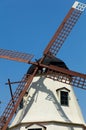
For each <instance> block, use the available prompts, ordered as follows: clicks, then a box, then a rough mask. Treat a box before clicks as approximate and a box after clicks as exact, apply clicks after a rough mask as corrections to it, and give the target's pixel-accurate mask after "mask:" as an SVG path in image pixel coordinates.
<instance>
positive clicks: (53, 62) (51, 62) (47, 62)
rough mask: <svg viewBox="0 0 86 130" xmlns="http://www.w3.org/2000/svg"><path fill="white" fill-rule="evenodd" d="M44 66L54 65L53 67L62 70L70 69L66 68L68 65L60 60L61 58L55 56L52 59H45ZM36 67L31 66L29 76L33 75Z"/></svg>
mask: <svg viewBox="0 0 86 130" xmlns="http://www.w3.org/2000/svg"><path fill="white" fill-rule="evenodd" d="M40 60H41V59H39V60H38V61H40ZM42 64H44V65H47V66H49V65H53V66H58V67H61V68H65V69H68V67H67V66H66V64H65V63H64V62H63V61H62V60H60V59H59V58H57V57H54V56H52V57H48V56H47V57H45V59H44V61H43V63H42ZM35 67H36V66H35V65H31V66H30V68H29V69H28V71H27V74H31V73H33V71H34V69H35Z"/></svg>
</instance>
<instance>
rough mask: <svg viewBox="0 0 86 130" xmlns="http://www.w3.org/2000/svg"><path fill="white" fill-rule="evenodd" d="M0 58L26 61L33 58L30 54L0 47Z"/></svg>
mask: <svg viewBox="0 0 86 130" xmlns="http://www.w3.org/2000/svg"><path fill="white" fill-rule="evenodd" d="M0 58H5V59H9V60H15V61H19V62H25V63H28V62H29V61H31V59H32V58H33V55H32V54H27V53H21V52H17V51H11V50H5V49H0Z"/></svg>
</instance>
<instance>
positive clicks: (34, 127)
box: [26, 123, 46, 130]
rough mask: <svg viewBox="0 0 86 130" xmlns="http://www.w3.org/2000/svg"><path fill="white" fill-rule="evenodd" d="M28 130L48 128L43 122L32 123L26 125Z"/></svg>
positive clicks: (44, 129)
mask: <svg viewBox="0 0 86 130" xmlns="http://www.w3.org/2000/svg"><path fill="white" fill-rule="evenodd" d="M26 130H46V127H45V126H43V125H41V124H38V123H37V124H30V125H28V126H26Z"/></svg>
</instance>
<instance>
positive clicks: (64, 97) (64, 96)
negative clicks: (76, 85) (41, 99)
mask: <svg viewBox="0 0 86 130" xmlns="http://www.w3.org/2000/svg"><path fill="white" fill-rule="evenodd" d="M60 102H61V105H63V106H68V92H65V91H60Z"/></svg>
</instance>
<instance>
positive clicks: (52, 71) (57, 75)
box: [47, 65, 86, 89]
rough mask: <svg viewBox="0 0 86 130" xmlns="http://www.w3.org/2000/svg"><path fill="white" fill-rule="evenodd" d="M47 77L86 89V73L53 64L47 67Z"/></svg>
mask: <svg viewBox="0 0 86 130" xmlns="http://www.w3.org/2000/svg"><path fill="white" fill-rule="evenodd" d="M47 68H48V71H47V77H48V78H51V79H53V80H57V81H59V82H63V83H66V84H70V85H72V86H75V87H78V88H82V89H86V75H85V74H81V73H78V72H74V71H71V70H67V69H64V68H61V67H55V66H53V65H51V66H49V67H47Z"/></svg>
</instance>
